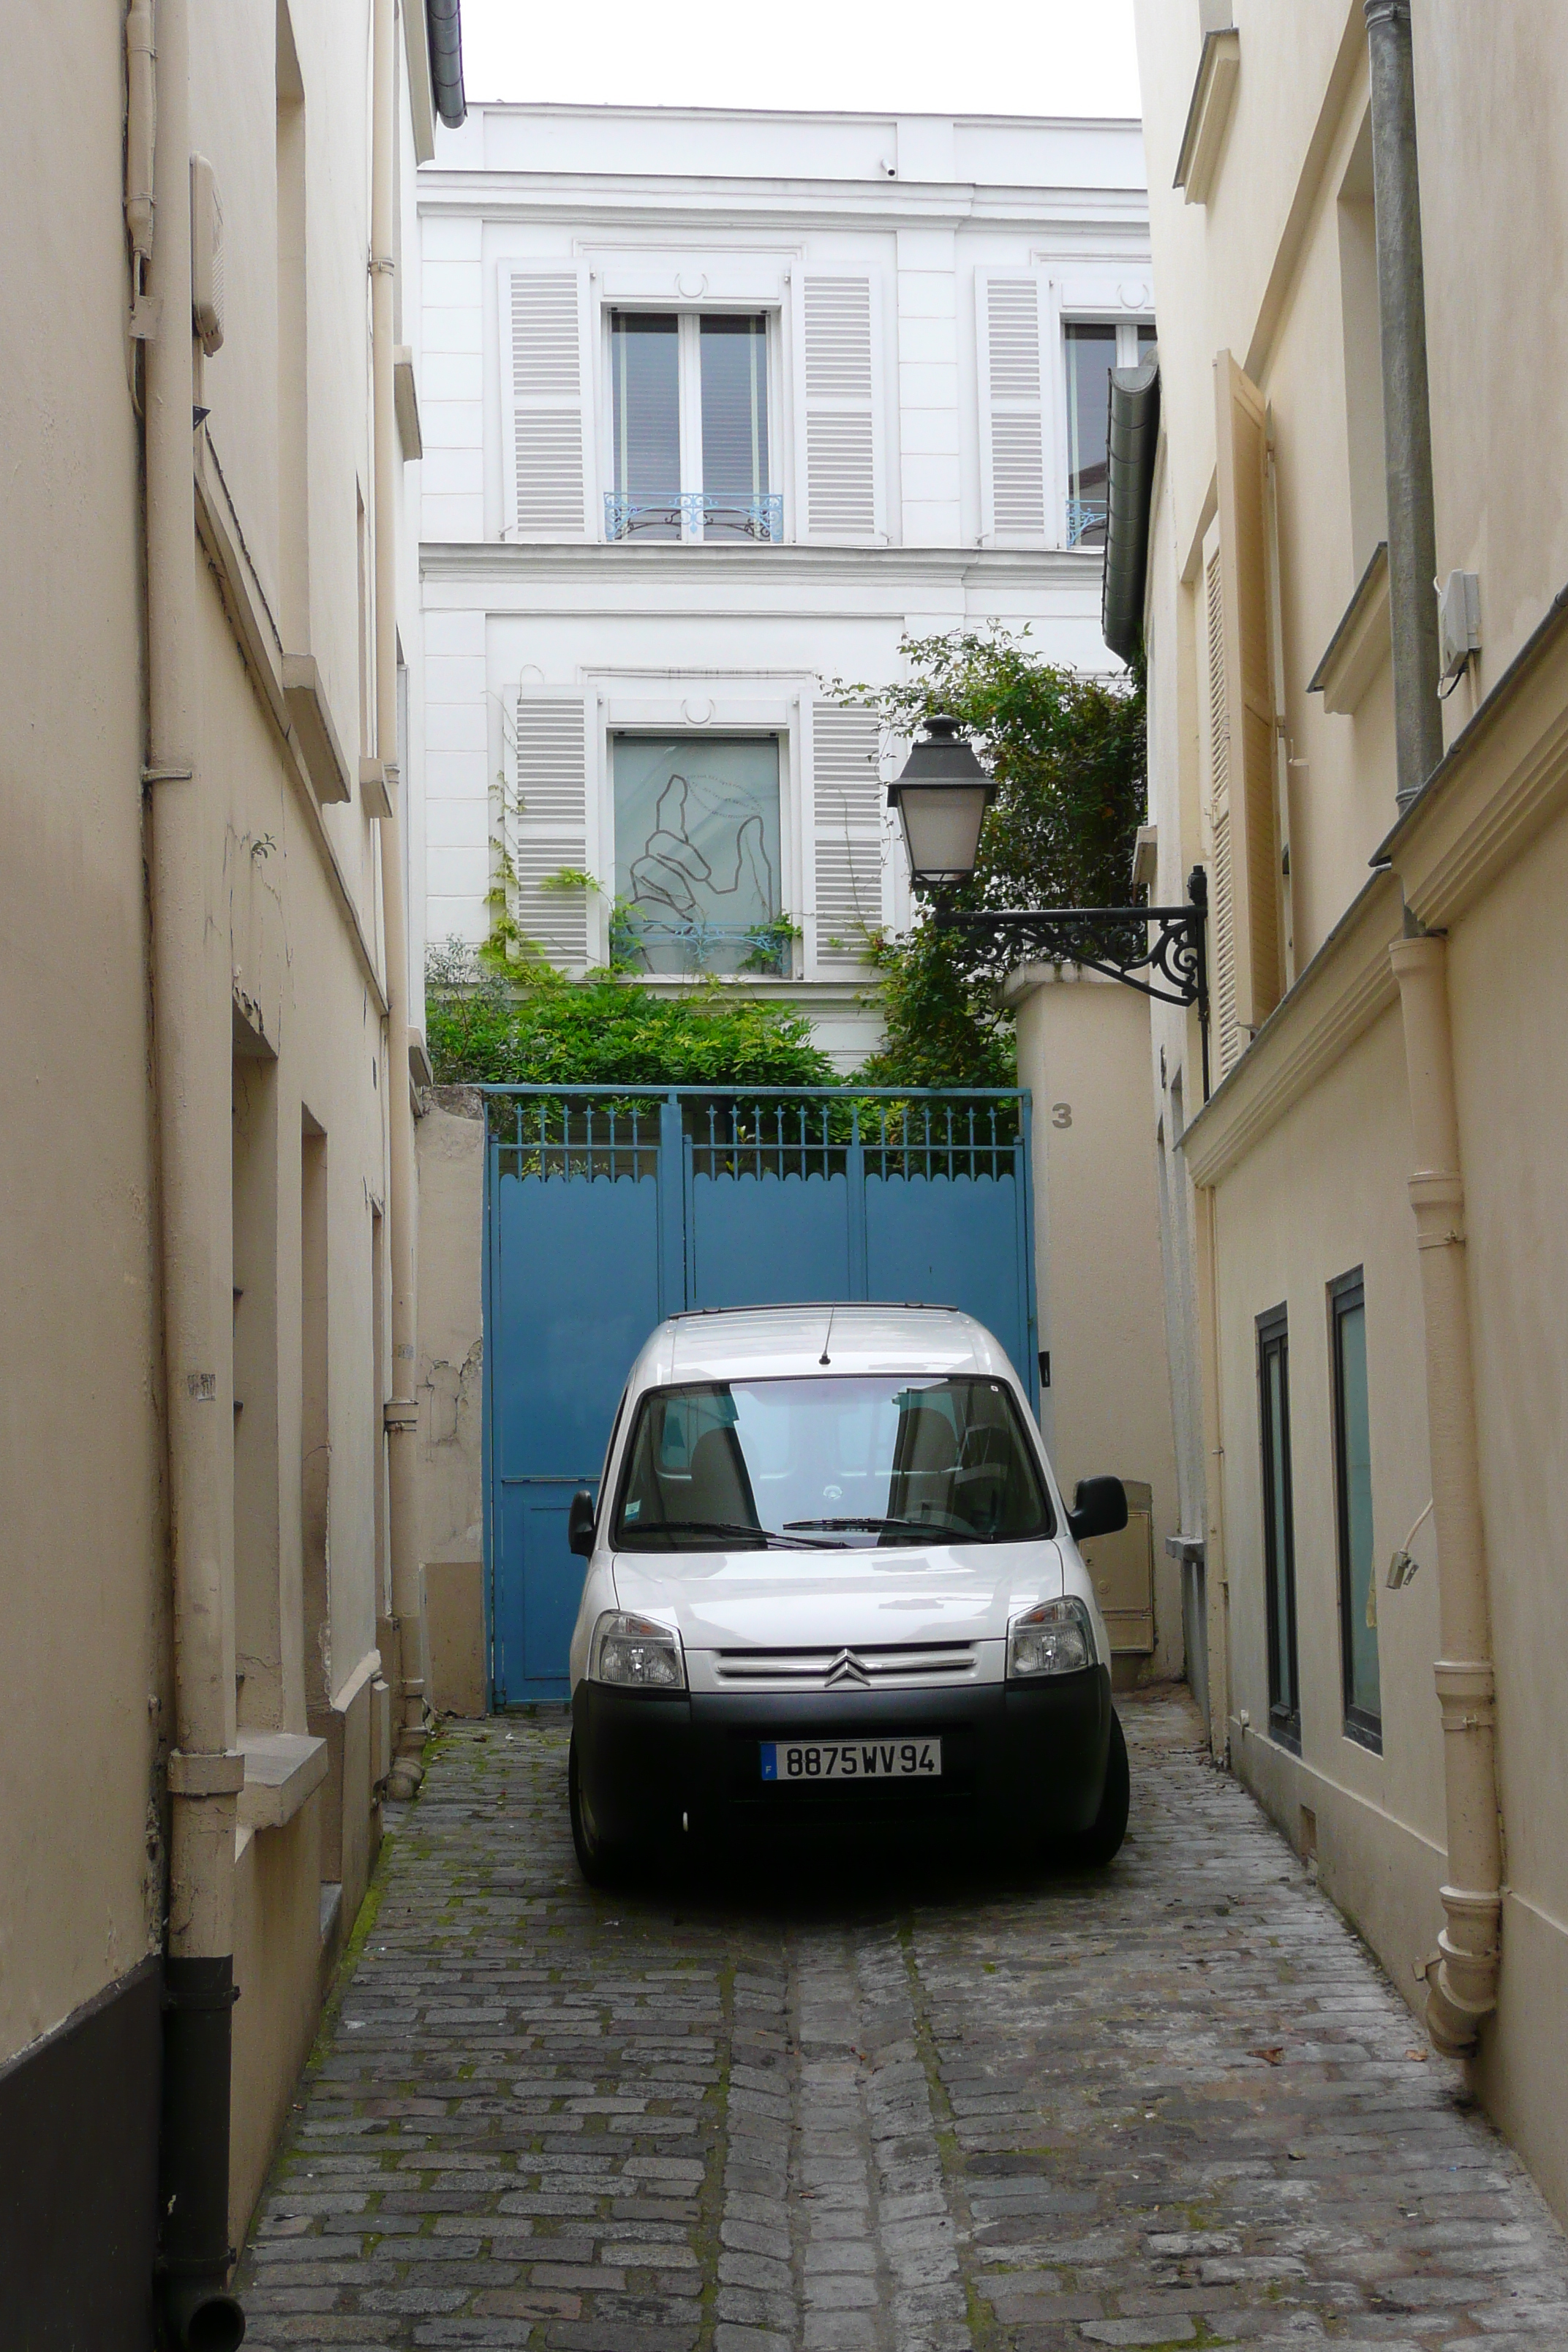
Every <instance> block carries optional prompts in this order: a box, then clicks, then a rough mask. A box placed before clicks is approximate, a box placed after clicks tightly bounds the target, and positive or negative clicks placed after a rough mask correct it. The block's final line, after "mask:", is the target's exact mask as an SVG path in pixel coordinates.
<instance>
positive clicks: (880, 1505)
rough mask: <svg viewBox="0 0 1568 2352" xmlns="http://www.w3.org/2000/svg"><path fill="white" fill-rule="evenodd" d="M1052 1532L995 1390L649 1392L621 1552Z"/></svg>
mask: <svg viewBox="0 0 1568 2352" xmlns="http://www.w3.org/2000/svg"><path fill="white" fill-rule="evenodd" d="M1053 1532H1054V1528H1053V1522H1052V1517H1051V1507H1050V1500H1049V1497H1048V1496H1047V1492H1046V1486H1045V1481H1044V1479H1043V1478H1042V1477H1041V1475H1040V1470H1039V1465H1038V1463H1037V1459H1036V1456H1035V1454H1034V1452H1033V1449H1032V1448H1031V1446H1030V1444H1029V1443H1028V1440H1027V1438H1026V1435H1025V1433H1024V1430H1023V1426H1022V1423H1021V1420H1020V1416H1019V1413H1018V1411H1017V1407H1016V1403H1015V1402H1014V1399H1013V1396H1012V1393H1011V1391H1009V1390H1008V1389H1007V1388H1006V1386H1005V1384H1004V1383H1003V1382H1002V1381H994V1380H986V1379H963V1378H961V1379H946V1380H944V1379H940V1378H933V1379H931V1380H918V1379H917V1380H910V1378H908V1377H907V1375H897V1374H884V1375H881V1376H876V1375H870V1376H847V1377H845V1378H843V1379H837V1378H834V1379H830V1380H822V1379H814V1380H780V1381H765V1380H763V1381H704V1382H701V1383H693V1384H692V1385H691V1386H689V1387H683V1388H668V1389H656V1390H653V1391H651V1392H650V1393H649V1394H648V1395H647V1396H645V1397H644V1399H643V1401H642V1404H641V1407H640V1409H639V1411H638V1414H637V1427H636V1430H635V1431H634V1433H633V1436H632V1442H631V1445H630V1448H629V1450H628V1453H627V1457H626V1471H625V1473H624V1475H623V1476H622V1480H621V1492H620V1503H619V1507H618V1509H617V1511H616V1531H615V1538H614V1540H615V1542H616V1546H617V1547H618V1548H619V1549H623V1550H627V1551H653V1550H658V1551H716V1550H725V1549H742V1548H745V1547H748V1546H750V1547H755V1548H758V1549H795V1548H796V1547H800V1548H803V1549H819V1548H826V1549H840V1548H845V1549H864V1548H867V1547H871V1546H876V1545H887V1544H910V1543H933V1542H935V1543H1017V1542H1021V1541H1023V1540H1025V1539H1026V1538H1030V1537H1037V1536H1048V1535H1050V1534H1052V1533H1053Z"/></svg>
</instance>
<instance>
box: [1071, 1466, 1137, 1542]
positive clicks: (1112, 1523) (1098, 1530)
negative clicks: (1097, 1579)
mask: <svg viewBox="0 0 1568 2352" xmlns="http://www.w3.org/2000/svg"><path fill="white" fill-rule="evenodd" d="M1126 1525H1127V1489H1126V1487H1125V1486H1123V1485H1122V1483H1121V1479H1120V1478H1080V1479H1079V1482H1078V1486H1077V1487H1076V1488H1075V1490H1074V1493H1073V1498H1072V1508H1071V1510H1070V1511H1069V1512H1068V1528H1070V1529H1071V1532H1072V1539H1073V1541H1074V1543H1082V1542H1083V1541H1084V1540H1085V1538H1087V1537H1089V1536H1113V1535H1116V1534H1118V1533H1119V1532H1120V1530H1121V1528H1124V1527H1125V1526H1126Z"/></svg>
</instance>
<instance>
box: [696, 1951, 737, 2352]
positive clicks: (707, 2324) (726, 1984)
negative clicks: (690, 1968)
mask: <svg viewBox="0 0 1568 2352" xmlns="http://www.w3.org/2000/svg"><path fill="white" fill-rule="evenodd" d="M719 2014H720V2019H721V2024H720V2030H719V2036H718V2044H717V2047H716V2049H715V2051H714V2058H715V2060H716V2062H717V2065H718V2070H719V2079H718V2081H717V2082H716V2083H715V2084H714V2085H713V2088H712V2090H711V2091H709V2092H705V2093H704V2094H703V2098H702V2104H703V2105H704V2107H706V2106H707V2105H709V2103H710V2101H711V2102H712V2104H713V2110H714V2125H713V2146H712V2150H711V2156H710V2162H709V2163H708V2164H707V2166H706V2167H705V2168H704V2169H703V2174H702V2188H701V2192H700V2195H699V2197H698V2200H697V2224H696V2227H695V2228H694V2230H693V2231H692V2232H691V2246H692V2251H693V2252H695V2254H696V2256H697V2259H698V2262H699V2263H700V2265H701V2272H702V2293H701V2294H700V2296H699V2298H698V2309H699V2311H700V2314H701V2317H700V2320H699V2323H698V2329H699V2333H698V2337H697V2352H710V2347H711V2345H712V2342H713V2331H714V2329H715V2327H716V2326H718V2320H719V2309H718V2305H719V2257H720V2254H721V2252H722V2248H723V2239H722V2234H721V2232H722V2224H723V2219H724V2169H725V2166H726V2165H727V2163H728V2161H729V2155H730V2065H731V2052H732V2050H733V2048H734V2037H735V1962H734V1959H733V1958H725V1959H723V1960H722V1961H721V1963H720V1966H719Z"/></svg>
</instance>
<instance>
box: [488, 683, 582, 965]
mask: <svg viewBox="0 0 1568 2352" xmlns="http://www.w3.org/2000/svg"><path fill="white" fill-rule="evenodd" d="M587 827H588V761H587V739H586V735H585V731H584V719H583V704H582V701H581V699H580V698H572V699H570V700H568V699H566V698H561V699H559V700H553V701H545V700H533V699H531V698H529V697H527V696H523V697H521V698H519V701H518V704H517V799H516V803H515V807H514V811H513V814H512V817H511V822H510V825H509V827H508V835H509V838H508V844H507V846H508V851H509V854H510V858H511V867H512V874H513V877H514V878H515V884H516V888H515V894H514V899H513V905H512V910H511V911H512V918H513V920H514V921H515V922H516V924H517V926H518V929H520V930H521V933H522V935H523V937H524V938H525V939H528V940H532V941H533V943H534V945H535V946H536V947H537V948H538V949H539V950H540V951H541V953H542V954H543V955H545V956H546V957H548V959H549V961H551V962H552V963H553V964H557V965H560V966H562V967H563V968H571V967H574V968H576V969H577V970H579V971H580V970H581V969H582V968H583V966H584V964H585V963H586V962H587V960H588V897H587V893H586V892H585V891H584V890H560V889H551V888H550V887H547V886H548V885H549V883H550V881H551V879H552V877H553V876H555V875H557V874H560V873H561V872H562V871H563V869H571V870H574V871H578V872H580V871H581V870H582V867H583V864H584V858H585V857H586V855H587Z"/></svg>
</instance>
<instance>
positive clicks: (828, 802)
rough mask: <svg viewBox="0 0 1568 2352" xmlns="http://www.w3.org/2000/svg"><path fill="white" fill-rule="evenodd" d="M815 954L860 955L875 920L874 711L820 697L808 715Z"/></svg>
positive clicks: (837, 959) (878, 806)
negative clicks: (813, 827)
mask: <svg viewBox="0 0 1568 2352" xmlns="http://www.w3.org/2000/svg"><path fill="white" fill-rule="evenodd" d="M812 799H813V817H814V823H815V828H816V961H817V963H818V965H819V966H822V967H838V968H843V967H845V966H847V965H852V964H860V963H863V962H864V961H865V954H866V934H867V932H868V931H873V930H875V929H877V928H878V926H879V924H880V922H881V920H882V830H883V826H882V810H883V799H882V772H881V760H880V730H879V727H878V723H877V719H876V716H875V714H874V713H873V712H872V711H869V710H858V709H852V708H847V707H845V706H844V705H842V704H839V703H819V704H818V705H817V706H816V710H815V711H814V713H813V716H812Z"/></svg>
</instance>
